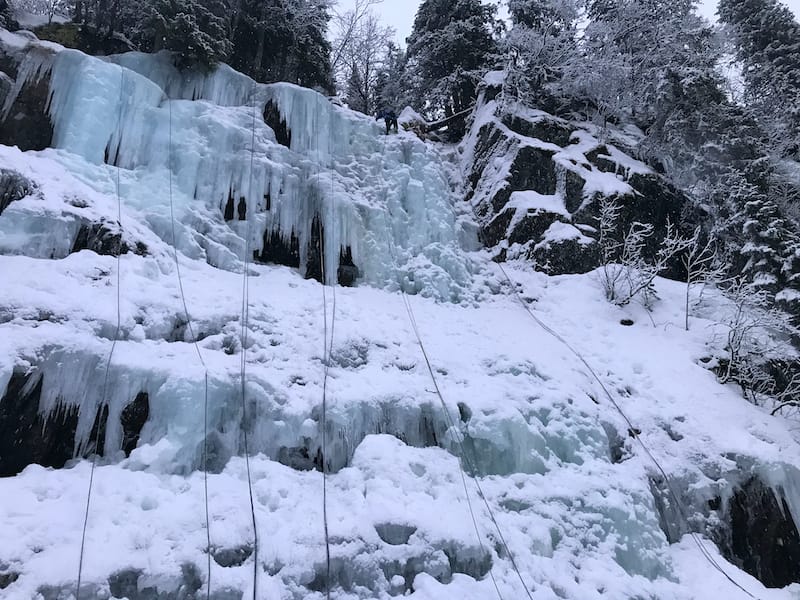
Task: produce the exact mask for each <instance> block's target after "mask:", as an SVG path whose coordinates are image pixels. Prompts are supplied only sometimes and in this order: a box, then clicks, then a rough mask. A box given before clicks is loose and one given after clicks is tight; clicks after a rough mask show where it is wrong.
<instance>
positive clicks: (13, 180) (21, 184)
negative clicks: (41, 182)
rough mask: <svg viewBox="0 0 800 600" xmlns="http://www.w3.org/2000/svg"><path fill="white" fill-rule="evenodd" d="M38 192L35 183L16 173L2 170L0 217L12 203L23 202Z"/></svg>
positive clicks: (0, 172) (0, 175)
mask: <svg viewBox="0 0 800 600" xmlns="http://www.w3.org/2000/svg"><path fill="white" fill-rule="evenodd" d="M34 190H36V186H35V185H34V184H33V182H31V181H29V180H28V179H26V178H25V177H23V176H22V175H20V174H19V173H17V172H16V171H12V170H10V169H0V215H2V214H3V211H4V210H5V209H6V208H8V206H9V205H10V204H11V203H12V202H16V201H17V200H22V199H23V198H24V197H25V196H28V195H30V194H31V193H33V191H34Z"/></svg>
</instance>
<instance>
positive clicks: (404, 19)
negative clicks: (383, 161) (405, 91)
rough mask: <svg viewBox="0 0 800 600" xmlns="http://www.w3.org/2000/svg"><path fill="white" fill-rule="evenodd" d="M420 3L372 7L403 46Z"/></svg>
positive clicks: (389, 0) (705, 1)
mask: <svg viewBox="0 0 800 600" xmlns="http://www.w3.org/2000/svg"><path fill="white" fill-rule="evenodd" d="M782 2H783V3H784V4H785V5H786V6H788V7H789V8H790V9H792V11H794V14H795V15H797V16H798V18H800V0H782ZM338 4H339V6H338V10H342V11H343V10H347V9H348V8H350V7H352V5H353V0H339V3H338ZM420 4H422V0H383V2H382V3H381V4H378V5H376V6H375V7H374V10H375V11H376V12H377V13H378V14H379V15H380V16H381V19H382V20H383V22H384V23H386V24H387V25H390V26H392V27H394V28H395V30H396V31H397V41H398V42H399V43H400V44H402V45H403V46H405V40H406V37H407V36H408V35H409V34H410V33H411V28H412V26H413V25H414V16H415V15H416V14H417V8H418V7H419V5H420ZM716 10H717V1H716V0H701V2H700V12H701V14H702V15H703V16H705V17H706V18H708V19H714V18H715V17H714V13H715V11H716Z"/></svg>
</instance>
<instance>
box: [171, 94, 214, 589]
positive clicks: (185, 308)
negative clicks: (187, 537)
mask: <svg viewBox="0 0 800 600" xmlns="http://www.w3.org/2000/svg"><path fill="white" fill-rule="evenodd" d="M166 101H167V104H168V105H169V148H168V157H167V161H168V163H169V164H168V171H169V173H168V175H169V218H170V224H171V229H172V254H173V257H174V259H175V272H176V274H177V277H178V289H179V290H180V294H181V303H182V305H183V314H184V317H185V319H186V325H187V326H188V327H189V335H190V336H191V338H192V344H193V345H194V349H195V352H196V353H197V358H198V360H199V361H200V365H201V366H202V367H203V372H204V378H203V387H204V398H203V460H202V469H203V500H204V504H205V518H206V574H207V582H206V600H211V519H210V517H209V509H208V367H207V366H206V362H205V360H204V359H203V353H202V352H201V351H200V344H199V343H198V341H197V336H196V335H195V332H194V325H193V323H192V317H191V316H190V315H189V308H188V306H187V303H186V294H185V293H184V289H183V277H182V276H181V263H180V261H179V260H178V245H177V236H176V234H175V207H174V202H173V200H172V168H173V164H172V161H173V146H172V101H171V100H170V98H169V97H168V96H167V97H166Z"/></svg>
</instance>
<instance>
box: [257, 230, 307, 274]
mask: <svg viewBox="0 0 800 600" xmlns="http://www.w3.org/2000/svg"><path fill="white" fill-rule="evenodd" d="M254 258H255V260H256V261H258V262H261V263H266V264H275V265H283V266H285V267H291V268H293V269H299V268H300V240H298V239H297V235H295V232H294V231H292V232H291V234H290V235H289V237H288V239H285V238H284V236H283V235H281V232H280V231H277V230H272V231H266V232H264V249H263V250H262V251H261V252H256V253H255V254H254Z"/></svg>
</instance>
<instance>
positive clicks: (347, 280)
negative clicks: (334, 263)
mask: <svg viewBox="0 0 800 600" xmlns="http://www.w3.org/2000/svg"><path fill="white" fill-rule="evenodd" d="M358 276H359V271H358V267H357V266H356V265H355V263H354V262H353V251H352V249H350V248H344V249H342V250H341V252H339V271H338V273H337V274H336V279H337V280H338V282H339V285H341V286H342V287H353V286H355V284H356V280H357V279H358Z"/></svg>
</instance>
